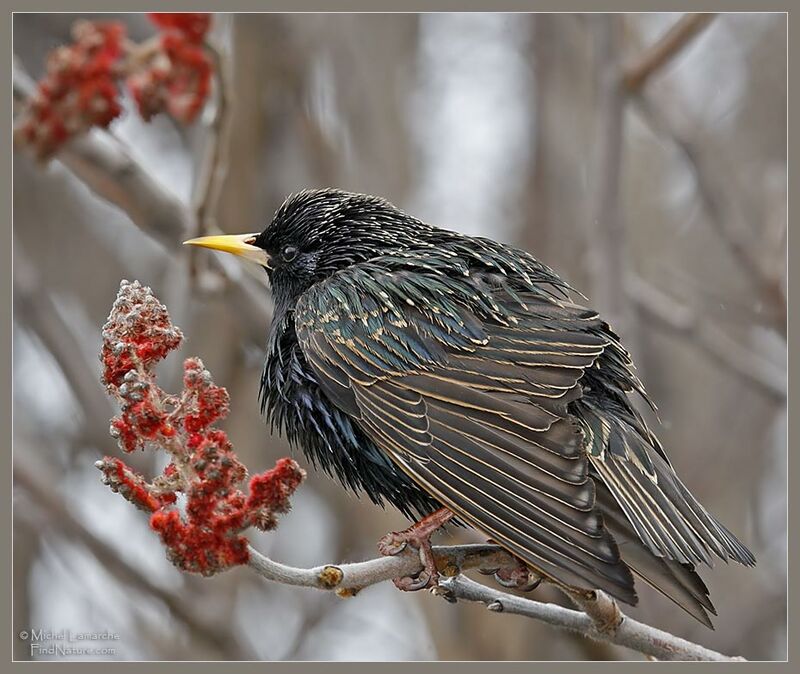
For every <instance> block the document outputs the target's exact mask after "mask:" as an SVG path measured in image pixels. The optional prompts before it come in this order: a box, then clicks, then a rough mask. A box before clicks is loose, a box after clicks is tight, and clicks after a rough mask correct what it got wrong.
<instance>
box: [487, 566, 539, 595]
mask: <svg viewBox="0 0 800 674" xmlns="http://www.w3.org/2000/svg"><path fill="white" fill-rule="evenodd" d="M517 562H518V563H517V564H516V565H515V566H502V567H499V568H491V569H479V573H482V574H483V575H485V576H494V579H495V580H496V581H497V582H498V583H500V585H502V586H503V587H510V588H514V589H515V590H520V591H521V592H530V591H531V590H534V589H536V588H537V587H539V583H541V582H542V577H541V576H539V575H538V574H536V573H535V572H534V571H532V570H531V569H530V568H529V567H528V566H527V565H526V564H525V563H524V562H523V561H522V560H517Z"/></svg>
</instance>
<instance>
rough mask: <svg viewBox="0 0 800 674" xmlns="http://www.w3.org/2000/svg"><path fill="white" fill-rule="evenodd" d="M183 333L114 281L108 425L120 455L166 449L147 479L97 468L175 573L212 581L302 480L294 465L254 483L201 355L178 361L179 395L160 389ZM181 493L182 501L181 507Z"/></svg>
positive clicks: (240, 557) (106, 356)
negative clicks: (161, 370)
mask: <svg viewBox="0 0 800 674" xmlns="http://www.w3.org/2000/svg"><path fill="white" fill-rule="evenodd" d="M182 339H183V335H182V334H181V331H180V330H179V329H178V328H177V327H176V326H174V325H173V324H172V321H171V320H170V317H169V314H168V313H167V309H166V307H164V305H163V304H161V302H159V301H158V300H157V299H156V298H155V297H154V296H153V294H152V292H151V291H150V289H149V288H146V287H143V286H142V285H141V284H139V283H138V282H133V283H128V282H127V281H123V282H122V283H121V284H120V289H119V293H118V295H117V299H116V301H115V302H114V306H113V307H112V309H111V313H110V315H109V317H108V321H107V322H106V324H105V326H103V346H102V350H101V354H100V359H101V361H102V365H103V375H102V377H103V382H104V384H105V385H106V388H107V390H108V392H109V394H111V395H112V396H113V397H114V398H116V399H117V400H118V401H119V402H120V405H121V408H122V409H121V414H120V415H119V416H117V417H114V419H112V420H111V429H110V432H111V435H112V436H113V437H115V438H117V441H118V443H119V446H120V449H122V450H123V451H124V452H127V453H129V452H133V451H135V450H138V449H143V448H145V447H148V446H149V447H153V448H157V449H159V448H160V449H163V450H165V451H166V452H167V454H168V456H169V463H168V464H167V466H166V468H165V469H164V470H163V472H162V473H161V474H160V475H158V476H157V477H156V478H155V479H154V480H152V481H151V482H148V481H147V480H146V479H145V478H144V477H143V476H142V475H140V474H139V473H137V472H136V471H134V470H133V469H132V468H130V467H129V466H127V465H126V464H125V463H124V462H123V461H122V460H121V459H119V458H114V457H105V458H104V459H103V460H101V461H98V462H97V464H96V465H97V467H98V468H99V469H100V470H101V472H102V473H103V481H104V482H105V483H106V484H107V485H108V486H109V487H111V489H112V490H113V491H115V492H118V493H119V494H121V495H122V496H123V497H124V498H126V499H127V500H128V501H130V502H131V503H133V504H134V505H136V506H137V507H138V508H140V509H142V510H144V511H146V512H148V513H150V526H151V528H152V529H153V530H154V531H156V532H157V533H158V534H159V536H160V537H161V540H162V542H163V543H164V545H165V547H166V549H167V556H168V558H169V559H170V560H171V561H172V562H173V563H174V564H175V565H176V566H177V567H178V568H180V569H182V570H184V571H191V572H195V573H201V574H203V575H212V574H215V573H218V572H219V571H222V570H224V569H227V568H229V567H231V566H234V565H236V564H244V563H246V562H247V560H248V547H247V539H246V538H245V537H244V536H243V535H242V532H243V531H244V530H245V529H247V528H248V527H256V528H257V529H260V530H262V531H266V530H270V529H273V528H275V526H276V525H277V515H279V514H281V513H285V512H287V511H288V510H289V507H290V503H289V498H290V497H291V496H292V494H293V493H294V491H295V489H297V487H298V486H299V484H300V482H302V480H303V479H304V477H305V473H304V471H303V470H302V469H301V468H300V467H299V466H298V465H297V463H295V462H294V461H293V460H292V459H280V460H279V461H278V462H277V463H276V465H275V467H274V468H272V469H271V470H267V471H265V472H263V473H260V474H258V475H254V476H253V477H251V478H250V480H249V483H248V485H247V488H246V492H245V491H243V487H244V484H245V482H247V470H246V468H245V467H244V465H243V464H242V463H241V462H240V461H239V459H238V457H237V456H236V454H235V453H234V452H233V448H232V447H231V444H230V442H229V441H228V437H227V435H226V434H225V432H224V431H222V430H220V429H218V428H215V426H214V425H215V424H216V423H217V422H218V421H220V420H222V419H223V418H224V417H225V416H226V414H227V413H228V409H229V403H230V399H229V397H228V392H227V391H226V390H225V389H224V388H222V387H220V386H217V385H216V384H214V382H213V380H212V379H211V374H210V373H209V371H208V370H206V369H205V367H204V366H203V363H202V362H201V361H200V359H199V358H188V359H187V360H186V361H185V362H184V366H183V371H184V376H183V391H182V392H181V393H180V395H177V396H175V395H170V394H167V393H166V392H164V391H163V390H162V389H161V388H160V387H159V386H158V384H157V383H156V376H155V372H154V368H155V366H156V365H157V363H158V362H160V361H161V360H162V359H163V358H165V357H166V355H167V354H168V353H170V352H171V351H173V350H175V349H176V348H178V346H179V345H180V343H181V341H182ZM178 494H183V495H184V496H185V500H184V507H183V509H182V510H181V509H179V508H178V506H177V503H178Z"/></svg>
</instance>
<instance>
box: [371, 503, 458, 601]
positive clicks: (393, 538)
mask: <svg viewBox="0 0 800 674" xmlns="http://www.w3.org/2000/svg"><path fill="white" fill-rule="evenodd" d="M451 517H453V513H452V511H450V510H448V509H447V508H439V510H436V511H434V512H432V513H431V514H430V515H428V516H427V517H423V518H422V519H421V520H420V521H419V522H415V523H414V524H412V525H411V526H410V527H408V529H404V530H403V531H393V532H392V533H390V534H386V535H385V536H384V537H383V538H381V539H380V541H378V551H379V552H380V553H381V554H382V555H386V556H391V555H398V554H400V553H401V552H403V550H405V549H406V548H407V547H408V546H411V547H412V548H416V549H417V550H418V551H419V558H420V561H421V562H422V570H421V571H420V572H419V573H417V574H416V575H415V576H405V577H403V578H394V579H393V581H392V582H394V584H395V586H396V587H397V588H398V589H400V590H403V591H404V592H412V591H414V590H422V589H424V588H435V587H438V585H439V572H438V570H437V569H436V560H435V559H434V556H433V548H432V547H431V536H432V535H433V533H434V532H435V531H436V530H437V529H439V528H440V527H441V526H442V525H443V524H444V523H445V522H447V521H448V520H449V519H450V518H451Z"/></svg>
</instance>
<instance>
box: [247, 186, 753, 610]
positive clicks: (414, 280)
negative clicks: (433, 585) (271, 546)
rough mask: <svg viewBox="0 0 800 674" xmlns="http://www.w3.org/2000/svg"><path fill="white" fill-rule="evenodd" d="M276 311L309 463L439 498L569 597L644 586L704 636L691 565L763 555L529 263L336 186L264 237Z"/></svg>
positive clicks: (415, 496)
mask: <svg viewBox="0 0 800 674" xmlns="http://www.w3.org/2000/svg"><path fill="white" fill-rule="evenodd" d="M249 243H250V244H252V245H253V246H255V247H257V248H259V249H263V250H264V251H266V252H267V253H268V254H269V259H270V262H269V268H268V274H269V277H270V282H271V286H272V292H273V296H274V301H275V315H274V321H273V324H272V327H271V330H270V336H269V343H268V354H267V359H266V363H265V366H264V372H263V377H262V381H261V403H262V409H263V411H264V412H265V414H266V416H267V418H268V419H269V421H270V423H271V424H272V425H273V426H274V427H275V428H277V429H278V430H279V431H281V432H283V433H285V434H286V435H287V437H288V439H289V441H290V442H291V443H292V444H293V445H296V446H299V447H301V448H302V449H303V451H304V452H305V453H306V455H307V456H308V458H309V459H310V460H311V462H312V463H314V464H315V465H317V466H319V467H321V468H322V469H323V470H325V471H326V472H328V473H329V474H331V475H334V476H336V477H337V478H338V479H339V480H341V482H342V483H343V484H344V485H345V486H346V487H347V488H349V489H352V490H353V491H355V492H358V493H365V494H366V495H367V496H368V497H369V498H370V499H372V500H373V501H374V502H375V503H378V504H383V503H384V502H387V501H388V502H389V503H391V504H392V505H394V506H396V507H397V508H399V509H400V510H401V511H402V512H403V513H405V514H406V515H408V516H409V517H414V516H415V515H417V514H418V515H425V514H427V513H429V512H431V511H432V510H434V509H436V508H438V507H441V506H442V505H444V506H446V507H448V508H449V509H450V510H452V511H453V512H454V513H455V514H456V516H457V517H458V519H459V520H460V521H462V522H464V523H466V524H469V525H471V526H474V527H475V528H477V529H478V530H480V531H482V532H483V533H485V534H486V535H487V536H488V537H490V538H491V539H492V540H494V541H496V542H497V543H498V544H500V545H502V546H503V547H505V548H506V549H508V550H509V551H510V552H512V553H513V554H515V555H517V556H518V557H520V558H521V559H522V560H524V561H525V562H526V563H527V564H529V565H530V566H531V567H532V568H533V569H535V570H536V571H537V572H538V573H540V574H541V575H543V576H545V577H547V578H549V579H550V580H552V581H553V582H556V583H560V584H562V585H565V586H569V587H578V588H599V589H602V590H605V591H606V592H608V593H610V594H611V595H613V596H614V597H617V598H618V599H620V600H622V601H624V602H626V603H629V604H635V603H636V593H635V589H634V580H633V574H636V575H637V576H639V577H641V578H643V579H644V580H645V581H647V582H649V583H650V584H652V585H654V586H655V587H657V588H658V589H659V590H661V591H662V592H663V593H664V594H665V595H666V596H668V597H669V598H671V599H672V600H673V601H675V602H676V603H677V604H678V605H680V606H682V607H683V608H684V609H686V610H687V611H688V612H689V613H691V614H692V615H693V616H695V617H696V618H697V619H698V620H700V621H702V622H704V623H705V624H708V625H710V621H709V619H708V615H707V612H713V606H712V604H711V602H710V601H709V599H708V591H707V589H706V587H705V585H704V584H703V582H702V580H700V578H699V576H698V575H697V573H696V572H695V570H694V565H696V564H697V563H699V562H704V563H707V564H710V563H711V559H712V555H716V556H718V557H720V558H722V559H725V560H727V559H733V560H735V561H738V562H741V563H744V564H748V565H749V564H753V563H754V558H753V556H752V554H751V553H750V552H749V551H748V550H747V549H746V548H745V547H744V546H743V545H742V544H741V543H740V542H739V541H738V540H737V539H736V538H735V537H734V536H733V534H731V533H730V532H729V531H728V530H727V529H725V528H724V527H723V526H722V525H721V524H720V523H719V522H717V520H716V519H714V518H713V516H711V515H710V514H709V513H708V512H707V511H706V510H705V509H704V508H703V507H702V506H701V505H700V504H699V503H698V502H697V501H696V500H695V498H694V497H693V496H692V495H691V494H690V493H689V491H688V490H687V489H686V487H685V486H684V485H683V484H682V483H681V481H680V480H679V479H678V478H677V476H676V475H675V472H674V471H673V469H672V466H671V465H670V463H669V460H668V459H667V456H666V454H665V453H664V450H663V449H662V447H661V445H660V444H659V442H658V440H657V439H656V438H655V436H654V435H653V434H652V433H651V431H650V430H649V429H648V427H647V425H646V424H645V421H644V420H643V418H642V417H641V415H640V414H639V413H638V412H637V411H636V409H635V408H634V406H633V404H632V400H631V395H632V394H639V395H641V396H642V397H644V399H645V400H647V396H646V394H645V391H644V389H643V387H642V385H641V383H640V382H639V380H638V379H637V377H636V376H635V374H634V373H633V370H632V365H631V360H630V358H629V356H628V353H627V352H626V351H625V349H624V348H623V347H622V345H621V344H620V342H619V340H618V338H617V336H616V335H615V334H614V332H613V331H612V330H611V328H610V327H609V326H608V325H607V324H606V323H605V322H604V321H603V320H602V319H601V318H600V317H599V316H598V315H597V314H596V313H595V312H594V311H591V310H590V309H587V308H585V307H583V306H581V305H580V304H578V303H576V302H575V301H574V297H575V296H576V293H575V292H574V291H573V290H572V289H571V288H570V287H569V285H568V284H567V283H566V282H564V281H563V280H562V279H560V278H559V277H558V276H557V275H556V274H555V273H554V272H553V271H552V270H551V269H549V268H548V267H546V266H545V265H543V264H542V263H540V262H539V261H537V260H536V259H535V258H534V257H533V256H531V255H530V254H528V253H526V252H524V251H521V250H519V249H516V248H513V247H511V246H507V245H503V244H500V243H497V242H495V241H492V240H489V239H485V238H473V237H467V236H463V235H460V234H457V233H454V232H450V231H446V230H443V229H439V228H436V227H432V226H430V225H427V224H425V223H423V222H421V221H420V220H417V219H415V218H413V217H411V216H409V215H407V214H405V213H403V212H402V211H400V210H399V209H397V208H395V207H394V206H392V205H391V204H389V203H388V202H387V201H385V200H383V199H380V198H376V197H370V196H365V195H358V194H351V193H346V192H341V191H337V190H320V191H305V192H301V193H299V194H297V195H294V196H292V197H290V198H289V199H288V200H287V201H286V202H285V203H284V204H283V205H282V206H281V207H280V209H279V210H278V211H277V213H276V214H275V217H274V219H273V220H272V222H271V223H270V225H269V226H268V227H267V228H266V229H265V230H264V231H263V232H262V233H261V234H259V235H257V236H256V237H255V238H254V239H253V240H250V241H249Z"/></svg>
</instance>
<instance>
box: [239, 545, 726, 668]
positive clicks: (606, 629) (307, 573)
mask: <svg viewBox="0 0 800 674" xmlns="http://www.w3.org/2000/svg"><path fill="white" fill-rule="evenodd" d="M433 552H434V557H435V558H436V564H437V567H438V568H439V569H440V570H441V571H442V574H443V575H444V576H445V577H444V578H442V579H441V580H440V587H439V588H437V590H438V591H436V592H435V594H438V595H441V596H443V597H444V598H445V599H448V600H449V601H451V602H453V601H457V600H463V601H474V602H482V603H484V604H486V607H487V608H488V609H489V610H490V611H493V612H497V613H514V614H516V615H521V616H525V617H528V618H533V619H535V620H540V621H542V622H545V623H548V624H550V625H554V626H556V627H560V628H563V629H567V630H570V631H572V632H577V633H578V634H580V635H582V636H584V637H587V638H590V639H596V640H598V641H604V642H607V643H612V644H616V645H618V646H625V647H627V648H630V649H632V650H635V651H638V652H639V653H643V654H645V655H649V656H652V657H655V658H657V659H659V660H741V659H742V658H732V657H729V656H727V655H723V654H722V653H717V652H716V651H712V650H710V649H707V648H704V647H703V646H700V645H699V644H695V643H692V642H690V641H686V640H685V639H681V638H680V637H677V636H675V635H673V634H670V633H669V632H664V631H662V630H659V629H656V628H655V627H651V626H650V625H646V624H644V623H640V622H638V621H636V620H633V619H632V618H629V617H628V616H626V615H625V614H623V613H622V612H621V611H620V610H619V608H618V606H617V604H616V602H615V601H614V600H612V599H611V598H610V597H608V596H607V595H606V594H604V593H602V592H599V591H597V592H590V593H588V595H589V596H580V597H579V596H575V595H573V594H568V596H569V597H570V598H571V599H572V600H573V601H574V602H576V603H577V604H579V605H580V607H581V608H582V610H581V611H575V610H571V609H567V608H563V607H561V606H557V605H555V604H549V603H544V602H539V601H534V600H532V599H526V598H524V597H518V596H515V595H512V594H508V593H506V592H501V591H499V590H494V589H492V588H490V587H487V586H485V585H482V584H480V583H477V582H475V581H473V580H470V579H469V578H467V577H465V576H464V575H462V572H463V571H466V570H468V569H487V568H489V569H491V568H497V567H499V566H504V565H508V564H516V563H517V562H515V561H514V560H513V558H512V557H511V556H510V555H509V554H508V553H506V552H505V551H503V550H502V549H500V548H499V547H497V546H494V545H454V546H435V547H434V548H433ZM249 565H250V568H252V569H253V570H254V571H255V572H256V573H258V574H259V575H260V576H262V577H263V578H265V579H267V580H270V581H273V582H276V583H282V584H284V585H294V586H301V587H311V588H317V589H320V590H335V591H336V592H337V594H339V595H340V596H352V595H353V594H355V593H356V592H357V591H358V590H360V589H362V588H365V587H369V586H370V585H375V584H376V583H381V582H383V581H386V580H390V579H392V578H397V577H400V576H408V575H414V574H416V573H417V572H419V571H420V570H421V569H422V562H421V561H420V558H419V555H418V554H416V553H415V552H413V551H410V550H409V549H408V548H407V549H406V550H405V551H403V553H401V554H400V555H396V556H394V557H378V558H376V559H371V560H368V561H365V562H355V563H350V564H325V565H322V566H317V567H314V568H310V569H301V568H296V567H292V566H287V565H285V564H281V563H279V562H275V561H273V560H271V559H269V558H268V557H266V556H264V555H262V554H261V553H260V552H258V551H257V550H255V549H254V548H252V547H251V548H250V562H249Z"/></svg>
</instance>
